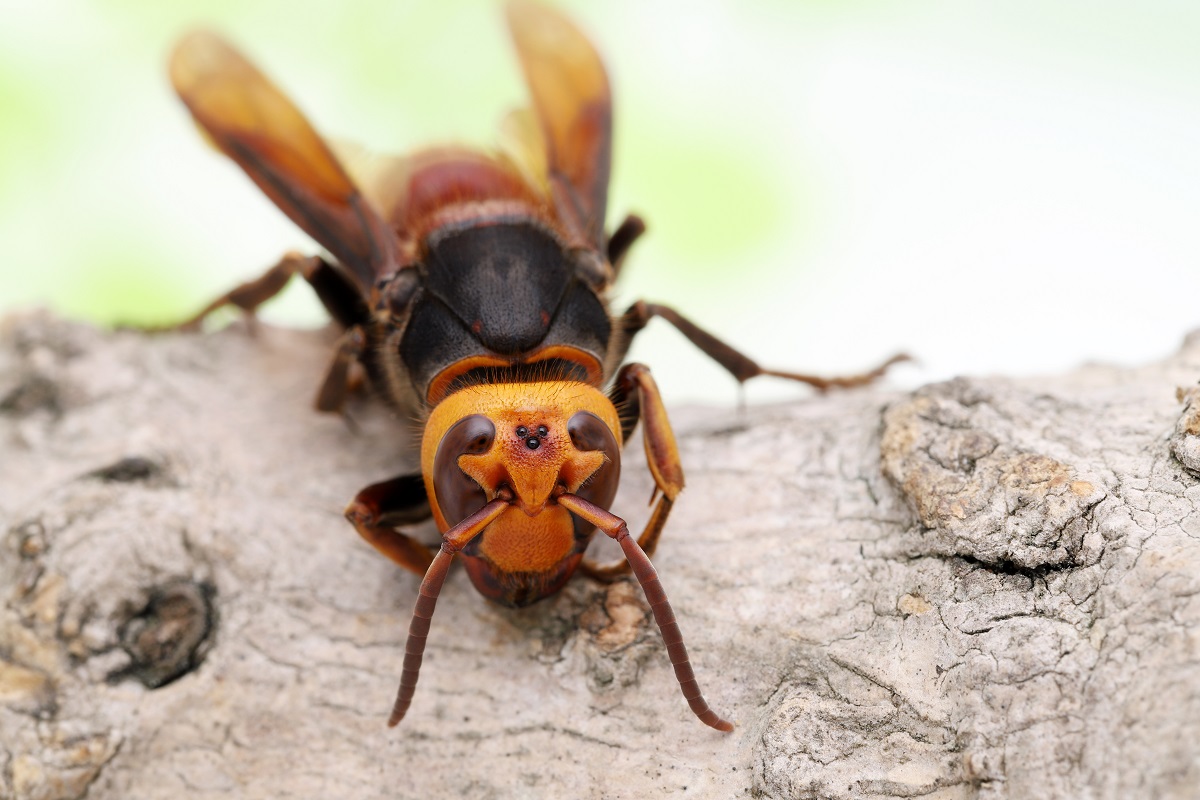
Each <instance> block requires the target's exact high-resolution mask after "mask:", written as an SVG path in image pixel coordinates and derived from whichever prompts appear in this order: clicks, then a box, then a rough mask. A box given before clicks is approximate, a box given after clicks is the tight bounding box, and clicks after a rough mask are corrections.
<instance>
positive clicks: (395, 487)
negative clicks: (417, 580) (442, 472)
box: [346, 472, 433, 575]
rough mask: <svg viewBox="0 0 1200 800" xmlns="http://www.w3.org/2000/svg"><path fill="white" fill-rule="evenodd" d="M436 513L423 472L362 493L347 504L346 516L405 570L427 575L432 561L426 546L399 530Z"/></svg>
mask: <svg viewBox="0 0 1200 800" xmlns="http://www.w3.org/2000/svg"><path fill="white" fill-rule="evenodd" d="M431 516H433V512H432V511H431V510H430V508H429V497H428V496H427V495H426V494H425V481H424V479H423V478H422V477H421V473H419V472H417V473H413V474H411V475H401V476H400V477H398V478H392V479H391V480H389V481H383V482H382V483H375V484H372V485H371V486H368V487H367V488H365V489H363V490H362V491H361V492H359V493H358V494H357V495H356V496H355V498H354V500H353V501H352V502H351V503H350V505H349V506H347V507H346V519H348V520H350V523H351V524H352V525H354V529H355V530H356V531H358V533H359V535H360V536H362V537H363V538H364V539H366V540H367V542H369V543H370V544H371V546H372V547H374V548H375V549H376V550H378V551H379V552H381V553H383V554H384V555H385V556H387V557H388V558H390V559H391V560H392V561H394V562H396V563H397V564H399V565H400V566H402V567H404V568H405V569H407V570H409V571H411V572H415V573H417V574H418V575H424V574H425V571H426V570H428V569H429V565H430V563H431V562H432V561H433V555H432V553H430V550H429V548H428V547H426V546H425V545H423V544H421V543H420V542H418V541H417V540H416V539H413V538H412V537H411V536H408V535H407V534H404V533H401V532H400V531H398V530H396V526H397V525H415V524H417V523H419V522H424V521H425V520H427V519H429V518H430V517H431Z"/></svg>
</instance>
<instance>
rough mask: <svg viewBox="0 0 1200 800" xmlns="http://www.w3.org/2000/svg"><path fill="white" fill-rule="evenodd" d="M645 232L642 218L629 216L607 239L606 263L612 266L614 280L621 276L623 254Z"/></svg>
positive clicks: (633, 215)
mask: <svg viewBox="0 0 1200 800" xmlns="http://www.w3.org/2000/svg"><path fill="white" fill-rule="evenodd" d="M645 232H646V223H645V222H643V221H642V218H641V217H639V216H637V215H636V214H630V215H629V216H627V217H626V218H625V221H624V222H622V223H621V224H620V225H619V226H617V229H616V230H615V231H613V233H612V236H610V237H608V248H607V249H608V253H607V255H608V263H610V264H612V268H613V278H614V279H615V278H616V277H617V276H618V275H620V274H621V264H622V262H624V261H625V254H626V253H628V252H629V248H630V247H631V246H632V245H633V243H634V242H636V241H637V240H638V238H639V237H640V236H641V235H642V234H643V233H645Z"/></svg>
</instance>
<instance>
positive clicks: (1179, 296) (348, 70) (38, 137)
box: [0, 0, 1200, 402]
mask: <svg viewBox="0 0 1200 800" xmlns="http://www.w3.org/2000/svg"><path fill="white" fill-rule="evenodd" d="M560 5H562V6H563V7H565V8H566V9H567V10H568V11H569V13H571V14H572V16H573V17H574V18H575V19H576V20H577V21H578V23H579V24H580V26H581V27H583V28H584V29H585V30H586V31H587V32H588V33H589V35H590V36H591V37H592V38H593V39H594V41H595V42H596V44H597V46H598V47H599V49H600V50H601V52H602V53H603V54H604V56H605V58H606V60H607V63H608V65H609V68H610V71H611V73H612V79H613V85H614V92H615V98H616V115H617V116H616V120H617V133H616V154H615V163H614V173H613V191H612V195H611V206H610V218H609V221H610V224H616V223H617V222H619V220H620V217H621V215H622V214H624V213H625V212H626V211H630V210H632V211H637V212H639V213H641V214H643V215H644V216H645V217H646V219H647V220H648V222H649V223H650V226H651V230H650V234H649V235H648V236H647V237H646V238H645V239H644V240H643V241H641V242H639V244H638V246H637V248H636V250H635V251H634V254H633V256H632V257H631V259H630V261H629V262H628V264H627V268H626V274H625V276H624V277H623V282H622V285H621V287H620V293H619V296H618V305H619V306H623V304H624V303H626V302H629V301H631V300H633V299H636V298H638V297H645V298H648V299H652V300H656V301H660V302H669V303H671V304H673V305H675V306H676V307H677V308H678V309H679V310H681V311H683V312H684V313H686V314H687V315H689V316H690V317H692V318H693V319H694V320H695V321H697V322H701V323H702V324H704V325H706V326H708V327H710V328H711V329H712V330H713V331H714V332H716V333H719V334H721V335H723V336H725V337H726V338H727V339H729V340H730V341H731V342H732V343H734V344H736V345H737V346H740V347H742V348H744V349H745V350H746V351H747V352H748V353H750V354H751V355H753V356H754V357H756V358H759V359H760V360H761V361H763V362H764V363H768V364H769V365H771V366H777V367H780V368H793V369H797V370H803V371H822V372H826V373H835V372H839V371H841V372H846V371H854V370H857V369H860V368H865V367H868V366H870V365H872V364H873V363H875V362H877V361H879V360H882V359H883V358H885V357H887V356H888V355H890V354H891V353H893V352H896V351H898V350H901V349H904V350H908V351H910V352H913V353H914V354H916V355H917V356H919V357H920V359H921V362H922V365H921V367H920V368H919V369H915V368H906V370H904V371H901V372H900V373H898V374H897V376H896V378H895V380H896V381H897V382H898V383H900V384H912V383H916V382H923V381H926V380H931V379H936V378H941V377H946V376H949V375H952V374H956V373H961V372H969V373H981V372H1007V373H1016V374H1028V373H1033V372H1039V371H1052V370H1059V369H1063V368H1067V367H1070V366H1072V365H1074V364H1077V363H1079V362H1081V361H1083V360H1087V359H1101V360H1110V361H1139V360H1146V359H1150V358H1155V357H1159V356H1162V355H1164V354H1166V353H1167V352H1169V351H1170V350H1171V349H1172V348H1174V347H1175V346H1176V345H1177V343H1178V341H1179V338H1180V336H1181V335H1182V334H1183V333H1184V332H1185V331H1186V330H1188V329H1190V328H1192V327H1195V326H1197V325H1200V309H1198V308H1197V307H1196V304H1195V303H1194V302H1192V301H1191V298H1192V297H1194V296H1195V293H1196V290H1197V288H1198V287H1200V270H1198V269H1197V266H1198V265H1200V225H1197V215H1198V213H1200V153H1198V149H1197V143H1198V142H1200V47H1198V46H1197V42H1200V4H1197V3H1194V2H1185V1H1178V2H1169V1H1168V0H1145V2H1141V3H1130V2H1127V1H1126V2H1107V1H1105V0H1099V1H1098V2H1090V1H1085V0H1057V1H1056V2H1053V3H1046V2H1040V1H1034V0H1014V1H1012V2H991V3H983V2H951V1H950V0H912V2H907V3H894V2H883V1H882V0H844V1H843V2H835V1H834V0H809V1H806V2H805V1H793V2H789V1H787V0H758V1H757V2H732V1H730V2H693V3H680V2H663V1H662V0H636V1H634V0H630V1H628V2H624V1H621V2H606V3H585V2H564V3H561V4H560ZM0 12H3V13H2V16H0V19H3V23H2V24H0V244H2V245H3V251H2V252H3V264H2V265H0V309H4V310H11V309H15V308H21V307H29V306H34V305H45V306H49V307H51V308H53V309H55V310H57V311H58V312H60V313H63V314H66V315H69V316H72V317H78V318H82V319H86V320H91V321H93V322H97V323H102V324H108V323H114V322H144V323H153V322H166V321H170V320H174V319H178V318H180V317H181V316H183V315H185V314H186V313H188V312H189V311H191V310H194V309H195V308H197V307H198V306H199V305H201V304H202V303H203V302H204V301H206V300H207V299H209V298H211V297H212V296H214V295H216V294H218V293H220V292H221V291H223V290H225V289H227V288H228V287H230V286H231V285H232V284H234V283H236V282H238V281H240V280H244V279H246V278H248V277H251V276H254V275H257V274H258V273H259V272H260V271H261V270H262V269H263V268H264V267H265V266H267V265H269V264H270V263H273V261H274V259H275V258H276V257H277V256H278V254H279V253H281V252H282V251H283V250H285V249H288V248H299V249H303V250H311V249H312V247H313V246H312V244H311V243H310V242H308V241H307V240H306V239H305V237H304V236H303V234H301V233H299V232H298V231H297V230H296V229H294V228H293V227H292V226H291V224H290V223H289V222H288V221H287V220H286V219H284V218H283V216H282V215H281V214H280V213H278V212H277V211H276V210H275V209H274V208H273V207H271V206H270V204H269V203H268V202H267V201H265V200H264V199H263V198H262V197H261V196H260V194H259V193H258V191H257V190H256V189H255V188H254V187H253V186H252V185H251V184H250V183H249V182H248V181H247V180H246V179H245V178H244V177H243V176H242V175H241V174H240V173H239V172H238V171H237V170H236V168H234V167H233V166H232V165H231V164H229V163H227V162H226V161H225V160H224V159H223V158H222V157H221V156H219V155H218V154H216V153H215V152H214V151H212V150H211V149H209V148H207V147H206V146H205V145H204V144H203V143H202V142H201V140H200V138H199V136H198V135H197V134H196V131H195V130H194V128H193V127H192V125H191V123H190V121H189V120H188V118H187V117H186V115H185V113H184V112H183V110H182V107H181V106H180V105H179V104H178V103H177V101H176V100H175V99H174V97H173V95H172V93H171V90H170V88H169V86H168V83H167V80H166V77H165V68H164V63H165V59H166V54H167V52H168V51H169V48H170V46H171V44H172V42H173V41H174V40H175V39H176V38H177V37H178V36H179V35H180V33H181V32H183V31H184V30H186V29H188V28H190V27H193V26H196V25H204V26H212V27H216V28H218V29H220V30H222V31H223V32H225V33H226V34H227V35H229V36H230V37H231V38H232V39H233V40H234V41H235V42H237V43H238V44H239V45H240V46H241V48H242V49H243V50H245V51H246V52H247V53H248V54H249V55H250V56H251V57H252V58H253V60H255V61H256V62H257V63H258V64H259V65H260V66H261V67H262V68H263V69H264V71H266V72H267V73H268V74H269V75H270V76H272V77H273V78H274V79H275V80H276V82H277V83H279V84H280V85H281V86H282V87H283V88H284V89H285V90H286V91H287V92H288V93H289V94H290V95H291V96H292V97H293V98H294V99H295V100H296V101H297V103H298V104H299V105H300V107H301V108H302V109H304V110H305V112H306V113H307V114H308V115H309V117H310V119H311V120H312V121H313V122H314V124H315V125H316V127H317V128H318V129H319V130H321V131H322V132H323V133H325V134H326V135H328V136H330V137H334V138H338V139H346V140H352V141H357V142H360V143H362V144H364V145H366V146H368V147H370V148H372V149H374V150H378V151H382V152H403V151H405V150H407V149H411V148H414V147H417V146H421V145H424V144H429V143H432V142H444V141H462V142H467V143H473V144H477V145H480V146H487V145H489V144H490V142H491V141H492V137H493V131H494V130H495V125H496V122H497V121H498V120H499V118H500V117H501V115H502V114H503V112H504V111H505V110H506V109H508V108H510V107H513V106H516V105H520V104H522V103H524V101H525V94H524V89H523V86H522V85H521V83H520V80H519V72H518V69H517V67H516V64H515V62H514V58H513V56H512V53H511V50H510V46H509V43H508V41H507V36H506V33H505V31H504V28H503V24H502V18H501V12H500V8H499V5H498V3H496V2H492V1H491V0H486V1H485V0H469V1H468V0H462V1H455V2H445V1H443V2H433V1H432V0H420V1H414V2H406V1H405V0H387V1H386V2H385V1H384V0H346V1H345V2H341V3H338V4H333V3H319V4H318V3H312V4H305V3H295V2H281V0H236V2H235V1H234V0H205V1H204V2H199V1H198V0H183V1H182V2H170V3H162V2H150V0H111V1H107V2H106V1H104V0H90V1H89V0H48V1H47V2H31V1H30V0H16V2H14V0H0ZM264 316H265V317H266V318H267V319H269V320H271V321H275V322H282V323H288V324H297V325H306V326H311V325H319V324H321V322H322V320H323V318H322V313H321V311H320V309H319V306H318V305H317V303H316V302H315V300H313V299H312V297H311V296H310V295H309V293H308V291H307V287H305V286H303V285H302V284H300V283H297V284H296V285H295V286H293V287H291V288H290V289H289V290H288V291H287V292H286V293H285V295H284V296H283V297H281V298H280V299H279V300H278V301H277V302H275V303H273V304H272V305H271V306H270V307H269V308H267V309H266V310H265V312H264ZM634 356H635V357H636V358H638V359H639V360H644V361H646V362H647V363H649V364H650V365H651V366H652V367H653V368H654V369H655V372H656V374H658V376H659V379H660V383H661V384H662V385H663V389H664V392H666V393H667V394H668V396H669V397H670V398H671V399H672V400H673V401H678V400H689V399H691V400H694V399H710V400H716V401H718V402H730V401H732V400H733V399H734V398H735V397H736V390H735V388H734V384H733V382H732V380H730V379H729V378H728V377H727V376H725V375H724V374H723V373H721V372H720V370H719V369H717V368H715V367H713V366H712V365H711V364H709V363H708V362H707V361H705V360H704V359H703V358H702V357H701V356H700V355H698V354H696V353H695V352H694V351H693V350H692V349H691V348H690V346H688V345H687V344H686V343H685V342H684V341H683V340H682V337H680V336H678V335H677V334H676V333H674V332H673V331H671V330H670V329H668V328H666V326H665V324H656V325H655V326H652V328H651V329H650V330H648V331H647V333H646V334H645V335H644V337H643V339H642V340H640V341H639V344H638V346H637V348H636V350H635V353H634ZM799 392H800V390H798V389H796V388H794V387H790V386H787V385H780V384H779V383H773V384H772V383H765V384H762V385H754V384H751V385H750V386H749V387H748V394H749V396H750V398H751V399H767V398H777V397H787V396H795V395H797V394H798V393H799Z"/></svg>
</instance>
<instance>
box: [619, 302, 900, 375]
mask: <svg viewBox="0 0 1200 800" xmlns="http://www.w3.org/2000/svg"><path fill="white" fill-rule="evenodd" d="M653 317H662V318H663V319H665V320H666V321H667V322H669V323H671V324H672V325H674V326H675V329H676V330H678V331H679V332H680V333H682V334H683V335H684V336H686V337H687V338H688V339H689V340H691V342H692V344H694V345H696V347H699V348H700V349H701V350H702V351H703V352H704V353H705V354H707V355H708V356H709V357H710V358H712V359H713V360H714V361H716V362H717V363H718V364H720V365H721V366H722V367H724V368H725V369H726V371H728V372H729V374H730V375H732V376H733V377H734V378H736V379H737V381H738V383H744V382H746V381H748V380H750V379H751V378H757V377H758V376H759V375H773V376H775V377H776V378H786V379H787V380H792V381H799V382H800V383H807V384H808V385H809V386H812V387H813V388H815V389H816V390H817V391H819V392H824V391H828V390H829V389H849V388H853V387H855V386H865V385H866V384H868V383H871V382H872V381H874V380H877V379H879V378H880V377H882V376H883V374H884V373H885V372H887V369H888V367H890V366H892V365H893V364H898V363H900V362H901V361H909V360H911V359H910V357H909V356H907V355H904V354H900V355H896V356H892V357H891V358H889V359H888V360H887V361H885V362H884V363H883V364H881V365H879V366H878V367H876V368H875V369H873V370H871V371H870V372H864V373H862V374H861V375H847V376H842V377H837V378H822V377H820V376H817V375H805V374H803V373H799V372H782V371H780V370H773V369H763V368H762V367H760V366H759V365H758V363H757V362H756V361H754V360H753V359H751V358H749V357H748V356H746V355H743V354H742V353H739V352H738V351H737V350H734V349H733V348H732V347H730V346H729V345H727V344H725V343H724V342H722V341H721V340H720V339H718V338H717V337H715V336H713V335H712V334H711V333H709V332H708V331H706V330H704V329H703V328H701V327H699V326H698V325H695V324H694V323H692V322H691V321H690V320H689V319H687V318H686V317H684V316H683V315H682V314H680V313H679V312H677V311H676V310H675V309H673V308H670V307H669V306H660V305H655V304H653V303H647V302H645V301H642V300H639V301H638V302H636V303H634V304H633V305H632V306H630V307H629V310H628V311H626V312H625V314H624V315H623V316H622V317H621V318H620V320H618V322H617V327H618V329H619V332H620V333H621V334H623V336H622V337H621V347H622V348H625V349H628V347H629V342H630V341H632V339H633V337H634V336H635V335H636V334H637V333H638V331H640V330H641V329H642V328H644V327H646V324H647V323H649V322H650V320H651V319H652V318H653Z"/></svg>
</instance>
